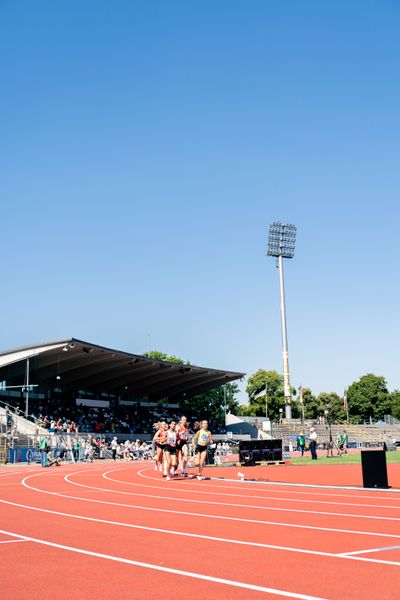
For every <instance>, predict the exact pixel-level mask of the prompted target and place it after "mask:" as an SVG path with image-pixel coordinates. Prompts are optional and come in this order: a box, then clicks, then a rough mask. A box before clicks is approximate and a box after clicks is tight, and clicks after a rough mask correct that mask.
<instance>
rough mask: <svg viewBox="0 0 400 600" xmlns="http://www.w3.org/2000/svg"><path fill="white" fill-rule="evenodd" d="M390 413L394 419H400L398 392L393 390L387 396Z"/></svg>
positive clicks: (399, 394)
mask: <svg viewBox="0 0 400 600" xmlns="http://www.w3.org/2000/svg"><path fill="white" fill-rule="evenodd" d="M389 405H390V413H388V414H391V415H392V416H393V417H395V419H400V390H393V392H390V394H389Z"/></svg>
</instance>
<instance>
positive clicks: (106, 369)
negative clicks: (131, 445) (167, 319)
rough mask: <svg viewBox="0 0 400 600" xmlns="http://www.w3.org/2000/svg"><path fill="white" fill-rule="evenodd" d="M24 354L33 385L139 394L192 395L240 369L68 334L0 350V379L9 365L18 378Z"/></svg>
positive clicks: (227, 379)
mask: <svg viewBox="0 0 400 600" xmlns="http://www.w3.org/2000/svg"><path fill="white" fill-rule="evenodd" d="M27 358H32V360H30V369H29V371H30V376H29V381H30V383H32V384H39V385H43V386H54V385H55V384H56V381H57V380H59V384H61V385H63V386H66V387H68V388H69V389H72V390H85V389H87V390H88V389H90V390H99V391H109V392H118V390H122V389H124V388H126V387H127V388H128V389H129V391H130V392H132V394H134V395H135V396H138V397H140V396H148V397H153V398H165V397H169V398H173V397H174V396H182V395H185V396H186V397H191V396H194V395H195V394H197V393H200V392H204V391H207V390H209V389H212V388H216V387H218V386H220V385H222V384H224V383H227V382H230V381H234V380H236V379H240V378H241V377H243V376H244V373H237V372H233V371H223V370H218V369H212V368H205V367H197V366H195V365H191V364H179V363H175V362H169V361H164V360H156V359H153V358H148V357H146V356H141V355H138V354H130V353H129V352H123V351H121V350H113V349H111V348H105V347H103V346H98V345H97V344H91V343H90V342H84V341H82V340H78V339H76V338H68V339H64V340H59V341H55V342H49V343H46V344H38V345H34V346H25V347H23V348H17V349H14V350H10V351H7V352H0V379H6V378H7V376H6V372H5V370H6V368H7V367H9V366H10V365H13V367H12V372H13V379H15V378H18V377H23V376H24V375H25V369H26V359H27ZM7 383H8V381H7Z"/></svg>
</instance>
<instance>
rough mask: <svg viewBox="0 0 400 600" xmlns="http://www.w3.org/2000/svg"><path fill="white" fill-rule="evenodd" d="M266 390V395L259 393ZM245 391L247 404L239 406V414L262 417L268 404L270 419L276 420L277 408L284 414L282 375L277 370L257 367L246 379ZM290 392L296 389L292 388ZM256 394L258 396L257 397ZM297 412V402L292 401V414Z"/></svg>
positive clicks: (294, 415)
mask: <svg viewBox="0 0 400 600" xmlns="http://www.w3.org/2000/svg"><path fill="white" fill-rule="evenodd" d="M265 389H266V390H267V397H266V396H265V395H261V396H260V395H259V394H260V393H262V392H264V390H265ZM246 392H247V394H248V396H249V405H248V406H245V405H241V406H240V414H241V415H244V416H246V415H247V416H254V417H262V416H265V413H266V409H267V406H268V417H269V418H270V419H271V420H272V421H278V420H279V418H280V412H279V409H280V408H281V409H282V412H283V416H285V415H284V407H285V397H284V391H283V375H280V374H279V373H278V372H277V371H266V370H264V369H259V370H258V371H257V372H256V373H254V374H253V375H251V376H250V377H249V379H248V383H247V387H246ZM292 394H293V395H295V394H296V391H295V390H294V389H293V390H292ZM257 396H258V397H257ZM298 414H299V411H298V407H297V403H295V402H293V403H292V416H293V417H297V416H298Z"/></svg>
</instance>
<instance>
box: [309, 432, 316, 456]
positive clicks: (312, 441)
mask: <svg viewBox="0 0 400 600" xmlns="http://www.w3.org/2000/svg"><path fill="white" fill-rule="evenodd" d="M317 437H318V434H317V432H316V431H315V429H314V427H311V429H310V451H311V458H312V459H313V460H317V458H318V457H317Z"/></svg>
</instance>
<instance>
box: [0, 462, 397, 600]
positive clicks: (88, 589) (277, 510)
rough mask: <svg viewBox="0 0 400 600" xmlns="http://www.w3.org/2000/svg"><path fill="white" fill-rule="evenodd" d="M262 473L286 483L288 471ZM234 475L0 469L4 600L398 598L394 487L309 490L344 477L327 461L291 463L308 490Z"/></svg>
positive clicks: (146, 467) (291, 475) (140, 469)
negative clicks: (167, 476)
mask: <svg viewBox="0 0 400 600" xmlns="http://www.w3.org/2000/svg"><path fill="white" fill-rule="evenodd" d="M272 469H274V471H272V474H273V475H274V479H275V480H279V479H284V478H285V473H286V481H287V482H291V483H292V484H293V483H294V479H296V477H295V473H296V471H293V469H295V467H290V466H284V467H281V468H279V469H278V470H275V469H276V467H272ZM285 470H286V471H285ZM237 471H238V469H233V468H227V467H221V468H213V469H211V468H210V469H209V470H208V474H209V475H210V476H212V477H215V476H219V477H229V478H233V479H234V480H233V481H230V480H228V479H218V480H217V479H212V480H205V481H197V479H187V480H182V479H179V480H172V481H170V482H167V481H165V480H163V479H162V478H161V477H160V475H159V474H158V473H157V472H155V471H154V469H153V466H152V464H151V463H148V462H141V463H130V464H127V463H117V464H115V463H112V462H111V463H102V464H100V465H99V464H93V465H91V464H88V465H83V464H81V465H68V466H63V467H59V468H55V469H42V468H40V467H7V468H4V469H1V470H0V553H1V561H2V562H1V564H2V573H3V576H2V583H1V590H2V598H5V599H8V598H13V599H19V598H21V599H22V598H27V597H29V598H31V599H36V598H43V596H44V595H46V597H47V595H48V594H52V593H55V594H56V595H57V598H58V600H63V599H64V598H68V599H70V597H71V594H72V595H73V597H74V599H75V600H76V599H80V598H82V599H83V598H85V599H86V598H88V597H89V596H90V597H92V596H95V597H96V600H101V599H103V598H104V599H105V598H107V599H109V598H110V596H111V595H112V597H114V598H118V599H121V600H124V599H130V600H131V599H138V600H140V599H144V598H146V600H149V599H150V600H151V599H153V598H154V599H155V598H160V594H163V596H164V595H165V594H174V595H178V596H187V595H190V596H191V597H192V596H195V597H207V599H211V600H213V599H214V598H215V599H218V600H225V599H228V598H229V599H232V600H235V599H239V598H240V599H250V600H252V599H255V600H256V599H258V598H277V597H284V598H303V599H308V600H313V599H315V598H326V599H334V598H345V599H346V600H347V599H349V600H351V599H353V598H354V599H355V598H357V599H359V598H360V597H362V598H364V599H365V598H366V599H375V598H376V599H378V598H379V599H385V598H388V599H389V598H391V599H393V598H397V597H400V595H399V592H398V590H400V493H395V492H393V491H382V490H379V491H376V490H364V489H359V490H355V489H340V488H334V487H331V488H327V487H315V485H316V483H317V481H315V478H317V479H319V481H322V482H323V483H325V482H327V481H329V482H330V483H331V484H332V483H333V482H334V481H335V480H336V481H338V483H339V484H340V483H342V481H343V476H342V479H341V478H340V477H338V471H337V470H336V467H333V466H330V465H327V466H318V467H314V466H312V467H308V468H307V467H300V468H298V469H297V478H299V477H300V479H301V480H302V481H304V482H306V480H307V478H310V477H311V479H312V485H310V486H309V487H301V486H297V485H290V486H287V485H285V484H284V483H282V484H280V483H275V484H272V483H269V482H262V483H252V482H246V481H245V482H240V481H236V476H237ZM260 473H261V471H258V472H257V471H253V472H252V471H251V470H246V476H247V475H248V476H253V475H254V476H256V475H257V474H258V475H260ZM340 473H342V472H341V471H340ZM262 474H263V475H264V477H263V478H266V477H265V470H263V471H262ZM317 474H319V476H318V477H317ZM346 477H347V475H346ZM352 483H355V482H354V481H352ZM313 486H314V487H313ZM71 584H72V585H71ZM170 586H173V587H170ZM27 590H29V593H28V592H27Z"/></svg>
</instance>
